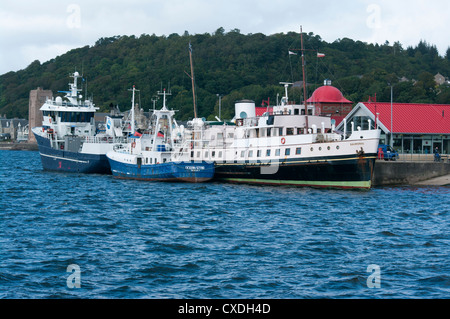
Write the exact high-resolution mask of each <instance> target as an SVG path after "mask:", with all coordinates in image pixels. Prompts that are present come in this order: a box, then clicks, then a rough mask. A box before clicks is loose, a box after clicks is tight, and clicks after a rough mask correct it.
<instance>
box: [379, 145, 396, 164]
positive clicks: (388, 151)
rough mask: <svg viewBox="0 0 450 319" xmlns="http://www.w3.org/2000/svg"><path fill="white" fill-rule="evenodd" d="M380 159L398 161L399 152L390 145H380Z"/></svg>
mask: <svg viewBox="0 0 450 319" xmlns="http://www.w3.org/2000/svg"><path fill="white" fill-rule="evenodd" d="M378 159H384V160H385V161H396V160H398V152H397V151H396V150H395V149H393V148H392V146H390V145H386V144H380V145H378Z"/></svg>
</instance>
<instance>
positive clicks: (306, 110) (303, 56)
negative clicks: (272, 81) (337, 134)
mask: <svg viewBox="0 0 450 319" xmlns="http://www.w3.org/2000/svg"><path fill="white" fill-rule="evenodd" d="M300 39H301V44H302V48H301V50H302V72H303V99H304V101H305V121H306V130H308V126H309V125H308V105H307V103H306V77H305V49H304V48H303V31H302V26H300Z"/></svg>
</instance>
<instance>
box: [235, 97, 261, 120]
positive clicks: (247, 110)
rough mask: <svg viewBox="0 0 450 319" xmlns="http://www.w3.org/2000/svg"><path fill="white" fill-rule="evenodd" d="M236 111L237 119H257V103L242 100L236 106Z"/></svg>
mask: <svg viewBox="0 0 450 319" xmlns="http://www.w3.org/2000/svg"><path fill="white" fill-rule="evenodd" d="M234 111H235V114H236V118H237V119H246V118H252V117H256V109H255V101H252V100H240V101H236V102H235V104H234Z"/></svg>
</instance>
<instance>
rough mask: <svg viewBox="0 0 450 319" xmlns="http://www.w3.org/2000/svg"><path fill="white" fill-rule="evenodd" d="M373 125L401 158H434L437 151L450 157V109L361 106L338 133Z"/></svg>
mask: <svg viewBox="0 0 450 319" xmlns="http://www.w3.org/2000/svg"><path fill="white" fill-rule="evenodd" d="M368 119H370V120H371V123H372V124H371V125H372V126H373V127H375V125H376V126H377V127H379V128H380V129H381V131H382V132H381V137H380V143H381V144H389V145H391V146H393V147H394V149H396V150H397V151H398V152H399V153H400V154H432V153H433V150H435V149H436V147H437V148H438V151H439V152H440V153H442V154H450V105H449V104H419V103H390V102H360V103H358V104H357V105H356V106H355V107H354V108H353V110H352V111H351V112H350V113H349V114H348V115H347V116H346V118H345V121H342V122H341V123H340V124H339V125H338V126H337V129H338V130H340V131H344V125H346V131H347V132H350V130H351V127H352V123H353V127H354V129H355V130H356V129H357V128H358V127H361V129H367V128H368V121H367V120H368Z"/></svg>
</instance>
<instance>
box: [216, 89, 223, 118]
mask: <svg viewBox="0 0 450 319" xmlns="http://www.w3.org/2000/svg"><path fill="white" fill-rule="evenodd" d="M216 96H217V97H218V98H219V119H221V120H222V118H221V117H220V111H221V110H220V108H221V102H222V95H220V94H216Z"/></svg>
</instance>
